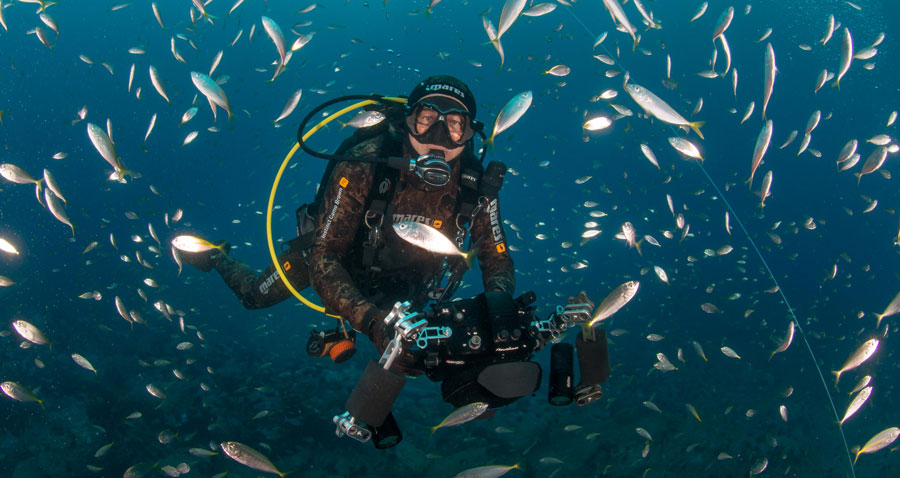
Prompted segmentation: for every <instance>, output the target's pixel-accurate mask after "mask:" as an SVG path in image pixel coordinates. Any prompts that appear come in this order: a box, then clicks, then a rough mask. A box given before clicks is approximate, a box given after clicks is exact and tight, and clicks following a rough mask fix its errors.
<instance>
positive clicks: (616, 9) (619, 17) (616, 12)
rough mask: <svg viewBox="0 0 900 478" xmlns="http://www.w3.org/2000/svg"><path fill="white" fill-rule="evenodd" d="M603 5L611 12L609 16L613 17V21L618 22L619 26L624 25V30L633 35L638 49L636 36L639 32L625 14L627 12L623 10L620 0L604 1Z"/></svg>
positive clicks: (632, 37)
mask: <svg viewBox="0 0 900 478" xmlns="http://www.w3.org/2000/svg"><path fill="white" fill-rule="evenodd" d="M603 5H604V6H606V9H607V10H609V14H610V15H611V16H612V17H613V20H615V21H618V22H619V25H622V28H624V29H625V31H626V32H628V34H629V35H631V39H632V40H633V41H634V46H635V47H637V44H638V38H637V36H635V32H637V30H636V29H635V28H634V26H633V25H632V24H631V22H630V21H629V20H628V15H626V14H625V10H622V5H620V4H619V1H618V0H603Z"/></svg>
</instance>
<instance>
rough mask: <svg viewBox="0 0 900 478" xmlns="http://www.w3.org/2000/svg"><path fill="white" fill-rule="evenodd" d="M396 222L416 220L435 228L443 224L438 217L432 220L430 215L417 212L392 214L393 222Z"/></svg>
mask: <svg viewBox="0 0 900 478" xmlns="http://www.w3.org/2000/svg"><path fill="white" fill-rule="evenodd" d="M398 222H418V223H420V224H425V225H427V226H431V227H433V228H435V229H440V228H441V226H442V225H443V224H444V222H443V221H441V220H440V219H438V220H434V219H432V218H430V217H425V216H420V215H418V214H394V223H395V224H396V223H398Z"/></svg>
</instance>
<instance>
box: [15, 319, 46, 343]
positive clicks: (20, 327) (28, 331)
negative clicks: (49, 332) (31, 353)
mask: <svg viewBox="0 0 900 478" xmlns="http://www.w3.org/2000/svg"><path fill="white" fill-rule="evenodd" d="M12 326H13V329H14V330H15V331H16V333H17V334H19V335H20V336H21V337H22V338H23V339H25V340H27V341H29V342H31V343H33V344H35V345H49V346H50V347H53V344H52V343H51V342H50V341H49V340H48V339H47V336H45V335H44V333H43V332H41V329H39V328H37V327H35V326H34V325H33V324H31V323H30V322H26V321H24V320H21V319H19V320H14V321H13V322H12Z"/></svg>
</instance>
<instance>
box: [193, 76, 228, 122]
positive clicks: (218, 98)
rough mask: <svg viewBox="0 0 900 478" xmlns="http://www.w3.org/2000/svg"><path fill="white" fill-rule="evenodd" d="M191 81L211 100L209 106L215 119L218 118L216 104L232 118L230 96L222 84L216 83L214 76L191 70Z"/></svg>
mask: <svg viewBox="0 0 900 478" xmlns="http://www.w3.org/2000/svg"><path fill="white" fill-rule="evenodd" d="M191 81H192V82H193V83H194V86H196V87H197V89H198V90H200V93H203V96H206V99H207V100H209V107H210V108H212V111H213V119H214V120H215V118H216V105H218V106H219V107H221V108H222V109H224V110H225V111H226V112H227V113H228V117H229V118H231V116H232V115H231V106H230V105H229V104H228V97H227V96H226V95H225V91H224V90H223V89H222V87H221V86H219V85H218V84H216V82H215V81H213V80H212V78H210V77H208V76H206V75H204V74H203V73H199V72H196V71H192V72H191Z"/></svg>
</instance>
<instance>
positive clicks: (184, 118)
mask: <svg viewBox="0 0 900 478" xmlns="http://www.w3.org/2000/svg"><path fill="white" fill-rule="evenodd" d="M197 111H198V110H197V107H196V106H191V107H190V108H188V109H187V111H185V112H184V114H183V115H181V123H180V124H179V125H178V126H179V127H181V126H183V125H184V124H185V123H187V122H188V121H190V120H192V119H193V118H194V116H196V115H197Z"/></svg>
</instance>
